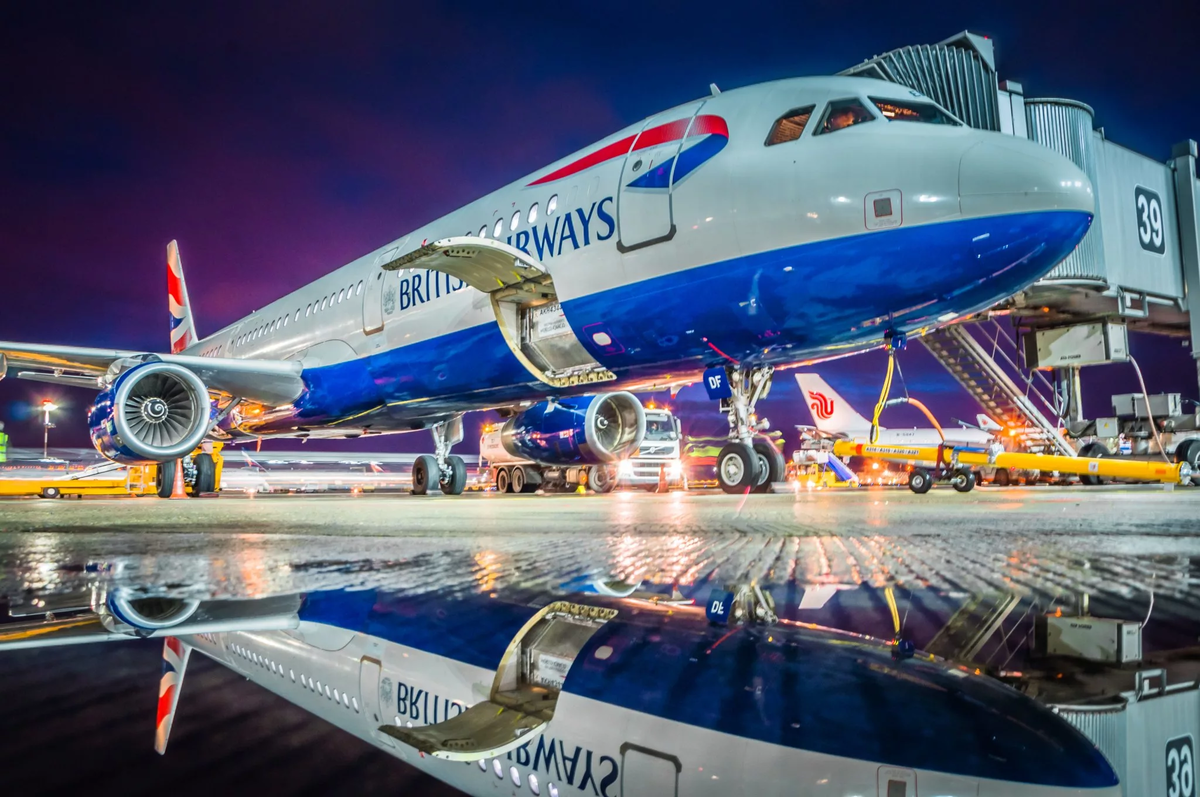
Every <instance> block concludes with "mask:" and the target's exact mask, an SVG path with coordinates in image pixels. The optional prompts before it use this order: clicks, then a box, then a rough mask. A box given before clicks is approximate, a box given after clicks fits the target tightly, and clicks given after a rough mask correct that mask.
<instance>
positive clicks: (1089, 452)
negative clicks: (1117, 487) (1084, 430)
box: [1079, 441, 1112, 487]
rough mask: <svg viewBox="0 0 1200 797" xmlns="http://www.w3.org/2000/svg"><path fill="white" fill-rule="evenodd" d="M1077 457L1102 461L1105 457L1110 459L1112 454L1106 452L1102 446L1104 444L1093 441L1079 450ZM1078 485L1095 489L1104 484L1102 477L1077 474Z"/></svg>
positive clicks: (1106, 449)
mask: <svg viewBox="0 0 1200 797" xmlns="http://www.w3.org/2000/svg"><path fill="white" fill-rule="evenodd" d="M1079 456H1081V457H1092V458H1095V459H1104V458H1105V457H1111V456H1112V452H1111V451H1109V450H1108V446H1106V445H1104V443H1101V442H1100V441H1095V442H1092V443H1088V444H1087V445H1086V446H1084V447H1083V448H1081V449H1079ZM1079 483H1080V484H1084V485H1087V486H1088V487H1095V486H1097V485H1100V484H1104V478H1103V477H1102V476H1093V475H1092V474H1090V473H1081V474H1079Z"/></svg>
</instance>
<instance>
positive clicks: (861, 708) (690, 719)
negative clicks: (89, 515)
mask: <svg viewBox="0 0 1200 797" xmlns="http://www.w3.org/2000/svg"><path fill="white" fill-rule="evenodd" d="M597 592H599V590H598V591H597ZM603 592H611V590H607V589H606V590H604V591H603ZM96 594H97V595H98V596H99V598H98V600H97V602H96V603H95V605H94V609H95V611H94V612H90V613H86V614H81V615H75V616H71V617H62V618H60V619H57V620H46V621H36V622H23V623H18V624H9V625H4V626H0V650H5V649H18V648H30V647H43V646H53V645H60V644H72V643H84V642H100V641H117V640H121V639H134V638H139V637H145V636H153V637H158V636H166V640H165V642H164V646H163V674H162V680H161V682H160V684H159V690H158V694H159V699H158V716H157V723H156V728H157V730H156V734H155V749H156V750H157V751H158V752H159V753H163V752H164V751H165V750H166V747H167V742H168V738H169V735H170V732H171V727H172V724H173V722H174V718H175V712H176V708H177V706H178V704H179V700H180V692H181V689H182V686H183V682H184V676H185V673H186V667H187V664H188V661H189V658H190V656H191V654H192V653H193V652H196V653H200V654H203V655H205V656H208V657H209V658H211V659H212V660H214V661H216V662H219V663H220V664H223V665H225V666H226V667H229V668H230V669H232V670H234V671H235V672H237V673H239V674H241V675H244V676H245V677H246V678H247V679H249V680H251V681H254V682H255V683H257V684H259V685H261V686H263V687H264V688H266V689H269V690H270V691H271V692H273V693H275V694H277V695H279V696H280V697H282V698H284V699H285V700H288V701H290V702H292V703H294V704H296V705H297V706H299V707H301V708H303V709H305V710H307V711H309V712H312V713H313V714H315V715H317V716H318V717H320V718H321V719H324V720H326V721H327V722H330V723H333V724H334V725H336V726H338V727H339V728H342V729H343V730H345V731H347V732H348V733H351V734H353V735H354V736H356V737H358V738H359V739H362V740H363V741H365V742H367V743H368V744H371V745H373V746H374V747H376V748H378V749H380V750H383V751H384V752H386V753H389V754H391V755H394V756H396V757H398V758H400V759H402V760H404V761H407V762H408V763H409V764H411V765H412V766H414V767H417V768H418V769H420V770H422V771H423V772H426V773H428V774H429V775H431V776H433V777H435V778H438V779H440V780H442V781H444V782H446V783H448V784H450V785H452V786H454V787H456V788H458V789H460V790H462V791H463V792H465V793H467V794H472V795H496V794H504V795H512V796H513V797H517V796H518V795H520V796H522V797H524V795H534V796H535V797H538V796H540V795H547V796H548V797H570V796H571V795H580V796H583V795H586V796H588V797H635V796H636V797H662V796H663V795H679V794H687V795H692V796H693V797H697V796H700V797H702V796H703V795H714V796H716V795H721V796H723V795H728V794H735V793H746V794H754V795H764V797H784V796H785V795H787V796H788V797H790V795H805V796H806V797H845V795H860V796H862V797H865V796H866V795H871V797H918V795H939V796H940V797H1016V796H1017V795H1020V797H1052V796H1054V797H1084V796H1085V795H1086V796H1087V797H1102V796H1103V797H1115V796H1116V795H1119V794H1120V793H1121V787H1120V785H1119V784H1118V779H1117V776H1116V774H1115V773H1114V771H1113V769H1112V767H1111V766H1110V765H1109V763H1108V762H1107V761H1106V760H1105V758H1104V756H1103V755H1102V754H1101V753H1100V752H1099V751H1098V750H1097V749H1096V748H1095V746H1093V745H1092V744H1091V742H1089V741H1088V740H1087V738H1085V737H1084V736H1083V735H1082V734H1081V733H1080V732H1079V731H1077V730H1076V729H1075V728H1074V727H1072V726H1071V725H1070V724H1068V723H1067V722H1066V721H1065V720H1064V719H1062V718H1061V717H1059V716H1058V715H1057V714H1055V713H1054V712H1052V711H1051V710H1050V709H1049V708H1047V707H1045V706H1043V705H1041V704H1039V703H1037V702H1036V701H1035V700H1033V699H1032V698H1030V697H1028V696H1026V695H1024V694H1022V693H1020V692H1017V691H1015V690H1013V689H1010V688H1008V687H1007V686H1004V685H1002V684H1000V683H999V682H997V681H994V680H991V679H990V678H988V677H987V676H985V675H978V674H976V672H975V670H974V669H972V668H968V667H962V666H956V665H952V664H949V663H947V662H945V661H942V660H938V659H934V658H933V657H930V656H926V655H924V654H917V655H915V656H912V657H904V656H896V655H895V651H896V649H895V648H893V647H892V646H890V645H887V644H884V643H882V642H879V641H876V640H873V639H871V638H869V637H863V636H860V635H856V634H849V633H844V632H840V631H835V630H830V629H824V628H820V627H818V626H814V625H811V624H808V623H794V622H793V623H788V622H779V623H775V624H772V625H761V626H759V625H743V626H736V625H735V626H726V625H721V624H719V623H713V622H709V620H708V619H707V618H708V616H712V615H713V614H715V613H719V612H721V611H724V610H725V607H723V606H721V605H720V604H721V603H722V601H723V600H724V599H723V598H718V597H714V598H713V599H712V602H713V606H711V607H707V609H709V610H711V611H706V608H702V607H694V606H682V605H679V603H678V602H676V601H669V602H667V603H665V604H656V603H654V602H652V601H647V600H640V599H637V598H635V597H634V596H633V595H630V596H627V597H622V596H620V595H614V594H596V593H595V592H593V593H592V594H586V595H573V596H568V597H567V598H564V599H543V600H539V601H534V602H532V603H531V602H529V601H528V600H522V601H520V602H511V603H510V602H507V601H505V600H496V599H492V598H489V597H488V596H487V595H486V594H476V595H471V596H468V597H460V598H453V599H444V598H437V597H431V596H430V595H407V596H402V595H397V594H391V593H386V592H379V591H374V590H360V591H353V592H343V591H335V592H320V593H312V594H309V595H307V596H303V597H302V598H295V597H283V598H272V599H267V600H265V601H205V602H197V601H185V600H174V599H168V598H143V599H131V598H129V597H127V596H124V595H123V594H122V593H120V592H118V593H116V594H115V595H114V594H112V593H105V592H104V591H103V590H100V591H98V592H97V593H96ZM256 604H260V605H256Z"/></svg>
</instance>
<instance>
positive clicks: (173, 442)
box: [88, 362, 212, 464]
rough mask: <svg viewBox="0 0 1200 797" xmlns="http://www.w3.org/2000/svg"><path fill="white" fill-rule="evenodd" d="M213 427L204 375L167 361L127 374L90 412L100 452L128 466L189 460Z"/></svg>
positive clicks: (95, 439)
mask: <svg viewBox="0 0 1200 797" xmlns="http://www.w3.org/2000/svg"><path fill="white" fill-rule="evenodd" d="M211 423H212V403H211V402H210V401H209V397H208V388H207V387H205V385H204V383H203V382H202V381H200V377H198V376H196V375H195V374H194V373H192V372H191V371H189V370H188V369H187V368H184V367H182V366H179V365H175V364H173V363H164V362H153V363H146V364H144V365H139V366H136V367H134V368H131V369H129V370H128V371H125V372H124V373H122V374H121V375H120V376H118V377H117V378H116V380H115V381H114V382H113V383H112V385H110V386H109V388H108V389H107V390H105V391H104V392H103V393H101V394H100V395H99V396H98V397H97V398H96V403H95V404H93V405H92V407H91V409H89V410H88V427H89V430H90V432H91V436H92V444H93V445H95V446H96V450H97V451H99V452H100V453H101V454H103V455H104V456H106V457H108V458H109V459H111V460H114V461H116V462H124V463H128V464H136V463H145V462H167V461H169V460H173V459H178V458H179V457H182V456H185V455H187V454H188V453H190V452H191V451H192V450H193V449H195V448H196V446H198V445H200V441H201V440H203V439H204V436H205V435H206V434H207V433H208V430H209V427H210V424H211Z"/></svg>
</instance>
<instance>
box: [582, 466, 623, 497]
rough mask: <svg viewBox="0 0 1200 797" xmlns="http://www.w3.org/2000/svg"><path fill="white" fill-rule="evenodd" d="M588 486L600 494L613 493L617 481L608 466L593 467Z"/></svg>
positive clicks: (590, 469)
mask: <svg viewBox="0 0 1200 797" xmlns="http://www.w3.org/2000/svg"><path fill="white" fill-rule="evenodd" d="M588 486H589V487H591V488H592V489H593V490H595V491H596V492H598V493H611V492H612V491H613V490H615V489H616V487H617V480H616V478H615V476H614V475H613V472H612V470H611V469H610V468H609V467H608V466H607V465H593V466H592V467H591V468H589V469H588Z"/></svg>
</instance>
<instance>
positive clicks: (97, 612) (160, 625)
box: [0, 595, 301, 653]
mask: <svg viewBox="0 0 1200 797" xmlns="http://www.w3.org/2000/svg"><path fill="white" fill-rule="evenodd" d="M300 600H301V599H300V597H299V596H296V595H284V596H279V597H273V598H261V599H257V600H225V601H219V600H214V601H194V600H191V601H189V600H182V599H171V598H152V599H132V600H129V599H123V598H121V597H110V598H106V599H105V600H104V601H102V602H100V603H98V604H97V605H96V606H94V607H92V608H89V609H81V610H78V611H74V612H72V613H70V614H68V615H67V616H64V617H61V618H56V617H53V616H50V617H45V616H44V617H43V619H40V620H24V621H18V622H2V623H0V653H4V652H5V651H9V650H25V649H28V648H52V647H59V646H62V645H82V644H89V643H92V642H122V641H128V640H131V639H152V638H161V637H179V636H189V635H193V634H220V633H225V632H229V631H278V630H283V629H289V628H297V627H298V626H299V624H300V619H299V614H298V612H299V609H300ZM13 616H22V615H19V614H15V613H14V614H13Z"/></svg>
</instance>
